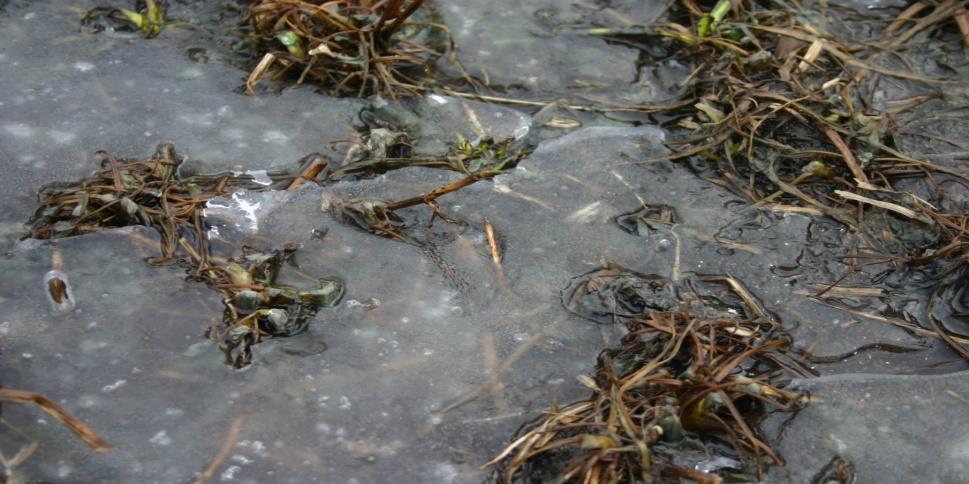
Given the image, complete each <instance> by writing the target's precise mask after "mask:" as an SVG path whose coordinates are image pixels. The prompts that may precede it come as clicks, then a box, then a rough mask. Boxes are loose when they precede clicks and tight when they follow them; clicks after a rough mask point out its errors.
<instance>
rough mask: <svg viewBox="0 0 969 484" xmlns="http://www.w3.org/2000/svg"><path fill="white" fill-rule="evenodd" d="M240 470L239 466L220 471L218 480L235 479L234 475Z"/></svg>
mask: <svg viewBox="0 0 969 484" xmlns="http://www.w3.org/2000/svg"><path fill="white" fill-rule="evenodd" d="M241 470H242V468H241V467H239V466H229V467H227V468H226V469H225V470H224V471H222V474H219V480H222V481H231V480H233V479H235V478H236V474H238V473H239V471H241Z"/></svg>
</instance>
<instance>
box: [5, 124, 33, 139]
mask: <svg viewBox="0 0 969 484" xmlns="http://www.w3.org/2000/svg"><path fill="white" fill-rule="evenodd" d="M3 130H4V131H6V132H7V133H9V134H10V135H12V136H16V137H18V138H29V137H31V136H33V135H34V128H31V127H30V126H27V125H26V124H22V123H16V124H6V125H4V126H3Z"/></svg>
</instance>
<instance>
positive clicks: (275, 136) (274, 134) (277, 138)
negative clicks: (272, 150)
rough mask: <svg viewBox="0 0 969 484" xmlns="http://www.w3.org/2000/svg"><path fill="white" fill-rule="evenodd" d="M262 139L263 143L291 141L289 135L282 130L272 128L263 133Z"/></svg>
mask: <svg viewBox="0 0 969 484" xmlns="http://www.w3.org/2000/svg"><path fill="white" fill-rule="evenodd" d="M262 141H263V143H285V142H287V141H289V136H286V133H283V132H282V131H277V130H275V129H271V130H269V131H266V132H265V133H264V134H263V136H262Z"/></svg>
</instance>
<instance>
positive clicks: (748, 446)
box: [492, 265, 806, 483]
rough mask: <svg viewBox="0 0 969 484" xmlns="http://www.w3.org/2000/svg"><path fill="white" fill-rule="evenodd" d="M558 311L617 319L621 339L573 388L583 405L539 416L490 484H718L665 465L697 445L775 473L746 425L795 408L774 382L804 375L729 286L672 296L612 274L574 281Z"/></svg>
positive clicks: (715, 280)
mask: <svg viewBox="0 0 969 484" xmlns="http://www.w3.org/2000/svg"><path fill="white" fill-rule="evenodd" d="M674 295H675V296H674ZM674 301H676V303H674ZM563 302H564V303H565V305H566V308H567V309H569V310H570V311H573V312H577V313H579V314H581V315H583V316H587V317H588V316H589V315H590V314H596V315H599V316H603V317H604V316H605V315H606V314H607V313H609V312H613V313H614V314H613V315H612V316H614V317H619V316H622V317H623V318H625V319H624V320H625V321H626V322H625V323H624V325H625V327H626V329H627V330H628V333H627V334H626V335H625V336H624V337H623V338H622V341H621V343H620V344H619V346H618V347H616V348H613V349H608V350H606V351H603V352H602V354H600V355H599V360H598V364H597V365H596V370H595V375H594V377H588V376H582V377H580V380H581V381H582V383H583V384H584V385H585V386H587V387H589V388H590V389H591V390H592V395H591V396H590V397H589V398H588V399H586V400H582V401H579V402H576V403H573V404H571V405H568V406H566V407H563V408H557V407H553V408H552V409H550V410H548V411H546V413H545V414H544V415H543V416H542V417H540V418H539V419H538V420H537V421H535V422H533V423H532V424H530V425H529V426H527V427H526V428H525V429H524V430H523V431H522V432H521V433H520V435H519V436H518V438H517V439H516V440H514V441H513V442H512V443H511V444H510V445H509V446H508V447H507V448H506V449H505V450H504V451H503V452H501V454H499V455H498V456H497V457H496V458H495V460H494V461H492V463H493V464H497V465H498V467H497V475H498V480H499V481H500V482H516V481H517V480H522V481H527V482H539V481H543V482H544V481H546V480H557V482H588V483H593V482H655V481H657V480H658V479H660V478H661V477H662V476H667V477H673V478H687V479H691V480H694V481H698V482H718V480H719V477H717V476H716V475H714V474H708V473H705V472H700V471H697V470H694V469H692V468H689V469H688V468H685V467H682V466H680V465H678V464H677V463H676V462H674V455H675V454H676V453H677V452H682V451H683V450H684V449H686V448H689V447H698V446H699V447H701V448H704V449H706V451H708V452H711V453H714V454H732V456H733V458H736V459H739V460H737V461H736V462H737V463H738V466H740V467H745V466H743V465H741V464H740V463H739V462H740V461H746V463H747V467H751V468H753V469H756V470H757V471H760V470H761V469H762V467H763V464H764V462H762V460H763V459H764V458H767V459H768V460H769V461H770V463H772V464H780V463H781V460H780V458H779V457H778V456H777V455H776V454H775V453H774V452H773V451H772V450H771V449H770V448H769V447H768V446H767V445H766V444H765V443H764V442H763V441H761V440H760V438H758V436H757V435H756V433H755V431H754V420H755V418H756V417H757V416H758V415H762V414H763V413H764V412H765V411H768V410H792V409H794V408H796V407H797V406H799V405H801V404H802V403H803V401H804V398H805V397H804V396H803V395H801V394H799V393H797V392H792V391H788V390H784V389H782V388H779V387H778V386H777V385H776V384H775V383H774V381H775V380H776V379H777V377H778V376H780V375H781V374H782V373H783V372H784V371H788V372H791V373H792V374H794V375H801V376H804V375H806V373H805V371H806V370H805V369H804V368H803V367H802V366H801V365H800V363H799V360H797V359H796V358H791V357H790V355H789V354H788V351H787V349H788V345H789V343H790V340H789V338H788V337H786V336H785V335H784V333H783V332H782V331H781V329H780V324H779V323H778V322H777V321H776V320H775V319H774V318H773V317H772V316H771V315H770V314H769V313H767V312H766V311H764V310H763V308H762V307H761V306H760V304H759V303H758V302H757V301H756V300H755V299H754V298H753V296H752V295H750V294H749V293H748V292H747V291H746V289H744V288H743V286H741V285H740V283H739V282H738V281H736V280H735V279H733V278H731V277H700V276H691V277H688V278H687V279H686V280H685V282H684V283H683V284H678V285H674V284H672V283H670V282H669V281H665V280H662V279H660V278H653V277H646V276H642V275H639V274H636V273H635V272H632V271H628V270H624V269H622V268H619V267H617V266H614V265H611V266H608V267H605V268H603V269H600V270H597V271H593V272H592V273H589V274H586V275H585V276H583V277H581V278H578V279H577V280H576V283H575V284H573V285H572V286H570V288H569V289H568V290H567V291H566V293H565V294H564V295H563ZM674 304H675V305H677V306H679V307H677V308H672V309H669V310H666V309H664V308H667V307H671V306H673V305H674ZM636 307H638V308H639V310H640V311H642V312H639V313H638V314H631V313H630V309H632V308H636ZM609 308H612V310H611V311H610V309H609ZM654 308H657V309H654ZM740 470H742V469H737V471H740Z"/></svg>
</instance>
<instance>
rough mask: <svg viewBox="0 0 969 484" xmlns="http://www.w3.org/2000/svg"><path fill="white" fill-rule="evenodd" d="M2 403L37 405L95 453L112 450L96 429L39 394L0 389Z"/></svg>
mask: <svg viewBox="0 0 969 484" xmlns="http://www.w3.org/2000/svg"><path fill="white" fill-rule="evenodd" d="M0 402H4V403H17V404H21V405H27V404H33V405H36V406H37V407H38V408H40V409H41V410H43V411H44V412H45V413H47V414H48V415H50V416H51V417H54V419H55V420H57V421H58V422H60V423H61V424H62V425H64V426H65V427H67V428H68V429H69V430H70V431H71V432H73V433H74V435H76V436H77V437H78V438H79V439H81V440H82V441H84V443H85V444H87V445H88V446H89V447H91V448H92V449H94V450H95V451H97V452H106V451H108V450H111V444H109V443H108V442H107V441H106V440H104V438H103V437H101V436H100V435H98V433H97V432H95V431H94V429H92V428H91V427H90V426H89V425H88V424H86V423H84V421H82V420H81V419H79V418H77V417H75V416H74V415H71V414H70V413H69V412H68V411H67V410H64V409H63V408H61V406H60V405H58V404H56V403H54V402H53V401H52V400H51V399H49V398H47V397H45V396H43V395H41V394H39V393H34V392H28V391H24V390H14V389H12V388H0Z"/></svg>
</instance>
